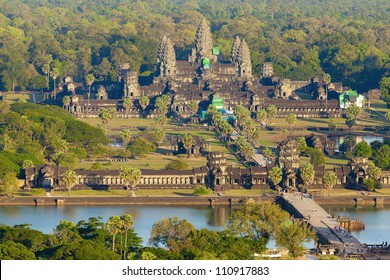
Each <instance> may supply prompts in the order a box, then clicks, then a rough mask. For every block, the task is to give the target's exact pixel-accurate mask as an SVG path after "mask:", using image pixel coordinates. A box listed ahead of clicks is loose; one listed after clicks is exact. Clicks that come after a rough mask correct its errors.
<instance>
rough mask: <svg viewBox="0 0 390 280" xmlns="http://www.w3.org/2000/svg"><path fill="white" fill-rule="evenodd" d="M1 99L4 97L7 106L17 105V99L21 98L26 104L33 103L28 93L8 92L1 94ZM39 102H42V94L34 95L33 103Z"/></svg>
mask: <svg viewBox="0 0 390 280" xmlns="http://www.w3.org/2000/svg"><path fill="white" fill-rule="evenodd" d="M3 97H4V100H5V102H7V103H9V104H13V103H17V102H18V101H19V99H21V98H23V99H26V100H27V102H34V98H33V94H30V93H23V92H21V93H12V92H8V93H3ZM41 100H43V94H42V93H35V101H36V102H39V101H41Z"/></svg>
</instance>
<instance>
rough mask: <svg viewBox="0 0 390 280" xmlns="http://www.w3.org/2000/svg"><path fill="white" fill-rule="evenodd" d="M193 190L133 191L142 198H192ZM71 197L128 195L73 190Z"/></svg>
mask: <svg viewBox="0 0 390 280" xmlns="http://www.w3.org/2000/svg"><path fill="white" fill-rule="evenodd" d="M193 192H194V190H192V189H191V190H187V189H184V190H180V189H172V190H139V189H138V190H135V195H136V196H139V197H142V196H149V197H153V196H157V197H159V196H177V197H180V196H192V193H193ZM52 196H54V197H56V196H61V197H64V196H68V192H54V193H52ZM70 196H71V197H80V196H83V197H96V196H114V197H123V196H128V193H127V191H126V190H108V191H106V190H73V191H70Z"/></svg>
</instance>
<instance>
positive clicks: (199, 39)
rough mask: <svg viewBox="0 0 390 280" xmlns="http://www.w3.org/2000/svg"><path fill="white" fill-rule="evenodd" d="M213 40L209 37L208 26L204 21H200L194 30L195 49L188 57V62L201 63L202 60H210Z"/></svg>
mask: <svg viewBox="0 0 390 280" xmlns="http://www.w3.org/2000/svg"><path fill="white" fill-rule="evenodd" d="M212 48H213V40H212V37H211V32H210V26H209V25H208V24H207V22H206V20H205V19H202V21H201V22H200V24H199V26H198V29H197V30H196V38H195V48H193V49H192V53H191V55H190V57H189V59H188V60H189V61H190V62H195V61H196V62H198V63H201V62H202V59H204V58H209V59H211V58H212V55H213V53H212Z"/></svg>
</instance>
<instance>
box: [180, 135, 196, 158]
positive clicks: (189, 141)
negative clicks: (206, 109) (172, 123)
mask: <svg viewBox="0 0 390 280" xmlns="http://www.w3.org/2000/svg"><path fill="white" fill-rule="evenodd" d="M181 142H182V144H183V147H184V149H186V151H187V153H188V157H190V149H191V148H192V146H193V145H194V138H192V136H191V135H190V134H186V135H184V136H183V137H182V139H181Z"/></svg>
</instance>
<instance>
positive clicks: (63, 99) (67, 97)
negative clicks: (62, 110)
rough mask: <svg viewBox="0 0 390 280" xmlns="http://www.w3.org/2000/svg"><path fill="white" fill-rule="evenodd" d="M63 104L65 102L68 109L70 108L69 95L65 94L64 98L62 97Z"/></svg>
mask: <svg viewBox="0 0 390 280" xmlns="http://www.w3.org/2000/svg"><path fill="white" fill-rule="evenodd" d="M62 104H63V106H66V107H67V109H68V110H69V105H70V97H69V96H68V95H66V96H64V98H62Z"/></svg>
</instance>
